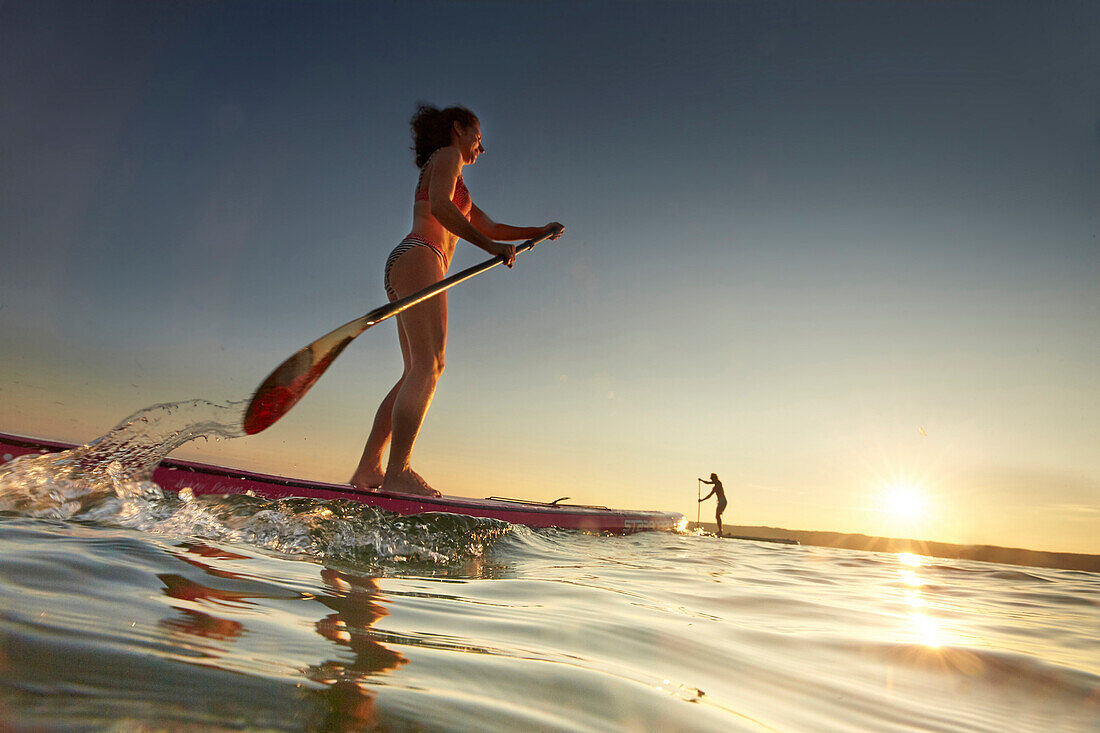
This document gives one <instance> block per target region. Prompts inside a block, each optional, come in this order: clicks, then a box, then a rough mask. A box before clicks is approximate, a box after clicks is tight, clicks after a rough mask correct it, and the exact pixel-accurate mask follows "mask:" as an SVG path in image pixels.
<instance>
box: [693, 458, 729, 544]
mask: <svg viewBox="0 0 1100 733" xmlns="http://www.w3.org/2000/svg"><path fill="white" fill-rule="evenodd" d="M699 480H700V481H701V482H702V483H704V484H707V485H713V486H714V488H713V489H711V490H710V493H709V494H707V495H706V496H704V497H703V498H702V499H700V500H699V502H700V503H702V502H704V501H706V500H707V499H709V498H710V497H712V496H717V497H718V506H717V507H716V508H715V510H714V521H715V522H717V523H718V536H719V537H721V536H722V512H724V511H726V491H725V489H723V488H722V482H721V481H719V480H718V474H716V473H712V474H711V475H710V481H707V480H706V479H699Z"/></svg>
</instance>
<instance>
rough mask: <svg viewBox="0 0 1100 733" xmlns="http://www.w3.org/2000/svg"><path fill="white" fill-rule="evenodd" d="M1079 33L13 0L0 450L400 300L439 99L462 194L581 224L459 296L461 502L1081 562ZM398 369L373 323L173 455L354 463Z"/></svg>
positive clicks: (855, 14) (810, 14)
mask: <svg viewBox="0 0 1100 733" xmlns="http://www.w3.org/2000/svg"><path fill="white" fill-rule="evenodd" d="M1097 38H1100V6H1098V5H1096V4H1095V3H1091V2H1072V1H1071V2H1059V3H1048V2H1000V3H995V4H993V3H912V2H901V3H892V2H874V3H870V2H814V3H810V2H803V3H783V2H760V3H755V2H717V1H708V2H599V1H596V2H577V3H569V2H553V3H551V2H523V3H516V2H456V1H447V2H424V1H421V0H408V1H404V2H313V3H311V2H234V1H232V0H229V1H226V2H159V3H158V2H154V3H131V2H126V3H111V2H97V3H83V2H68V3H65V2H62V3H58V2H50V1H42V0H3V1H2V2H0V99H3V100H4V102H3V104H2V105H0V257H2V262H3V263H4V264H3V266H2V268H0V344H3V346H2V348H0V431H3V432H8V433H16V434H23V435H33V436H39V437H46V438H56V439H64V440H71V441H74V442H85V441H88V440H91V439H93V438H95V437H97V436H99V435H101V434H103V433H104V432H105V431H107V430H109V429H110V428H111V427H112V426H113V425H115V424H116V423H118V422H119V421H120V420H122V419H123V418H125V417H126V416H127V415H129V414H131V413H133V412H135V411H137V410H140V409H142V408H144V407H147V406H150V405H153V404H157V403H164V402H174V401H182V400H189V399H195V398H203V399H208V400H214V401H232V400H242V399H247V398H248V397H249V396H250V395H251V393H252V391H253V390H254V389H255V388H256V386H257V385H258V384H259V383H260V382H261V381H262V380H263V378H264V377H265V376H266V375H267V373H268V372H269V371H270V370H271V369H273V368H274V367H275V366H277V365H278V364H279V363H280V362H281V361H282V360H283V359H285V358H286V357H287V356H289V355H290V354H291V353H293V352H294V351H296V350H297V349H298V348H300V347H302V346H304V345H305V344H307V343H309V342H310V341H312V340H313V339H315V338H317V337H319V336H320V335H322V334H324V333H326V332H328V331H329V330H331V329H333V328H335V327H336V326H338V325H340V324H342V323H344V322H346V321H349V320H351V319H352V318H355V317H357V316H359V315H361V314H362V313H365V312H366V311H368V310H371V309H373V308H374V307H376V306H378V305H380V304H382V303H384V302H385V300H386V299H385V294H384V292H383V289H382V267H383V264H384V261H385V258H386V256H387V254H388V253H389V251H390V249H392V247H393V246H394V245H395V244H396V243H397V242H398V241H400V240H401V239H402V238H403V237H404V235H405V234H406V233H407V232H408V230H409V226H410V222H411V206H412V194H413V189H414V186H415V183H416V173H417V171H416V168H415V166H414V164H413V157H412V153H411V151H410V149H409V148H410V145H411V139H410V135H409V129H408V122H409V119H410V117H411V115H412V113H413V110H414V108H415V105H416V104H417V103H418V102H421V101H424V102H429V103H432V104H436V105H440V106H442V105H448V104H453V103H459V104H463V105H466V106H468V107H470V108H471V109H473V110H474V111H475V112H476V113H477V114H478V116H479V117H480V120H481V125H482V133H483V136H484V144H485V147H486V149H487V153H486V154H485V155H484V156H482V157H481V158H480V159H479V161H478V162H477V164H476V165H473V166H469V167H467V168H466V170H465V172H464V177H465V179H466V182H467V184H468V186H469V188H470V191H471V194H472V197H473V199H474V201H475V202H476V203H477V205H478V206H479V207H480V208H482V209H483V210H484V211H486V212H487V213H488V214H489V215H490V216H491V217H493V218H494V219H496V220H497V221H502V222H506V223H509V224H516V225H520V226H535V225H542V224H544V223H546V222H549V221H560V222H562V223H563V224H565V226H566V236H565V237H564V238H562V239H561V240H558V241H556V242H552V243H546V244H542V245H539V246H538V247H537V248H536V249H534V250H533V251H532V252H530V253H528V254H525V255H522V256H521V257H520V259H519V261H518V262H517V266H516V268H515V269H514V270H512V271H507V270H504V269H503V268H498V269H495V270H493V271H491V272H489V273H486V274H484V275H482V276H480V277H478V278H475V279H474V280H471V281H470V282H467V283H464V284H463V285H461V286H459V287H457V288H456V289H454V290H453V291H451V292H450V294H449V298H450V300H449V308H450V323H449V338H448V352H447V368H446V372H445V374H444V376H443V378H442V380H441V382H440V386H439V389H438V391H437V394H436V398H435V401H434V403H433V406H432V408H431V412H430V413H429V415H428V419H427V421H426V423H425V426H424V429H423V431H422V433H421V437H420V440H419V442H418V443H417V446H416V450H415V453H414V467H416V468H417V469H418V470H419V471H420V472H421V473H422V474H423V475H424V476H425V477H426V478H427V479H428V480H429V481H431V482H432V483H433V484H434V485H436V486H437V487H439V488H441V489H442V490H443V491H444V492H445V493H450V494H457V495H464V496H489V495H497V496H501V495H503V496H515V497H521V498H529V499H540V500H542V499H545V500H552V499H556V498H558V497H561V496H569V497H572V499H573V500H576V501H578V502H580V503H597V504H606V505H609V506H615V507H622V508H638V509H662V510H670V511H679V512H682V513H683V514H684V515H685V516H687V517H688V518H689V519H691V520H694V519H695V518H696V515H697V510H700V507H699V505H698V503H697V501H696V500H697V497H698V496H699V490H700V486H699V484H698V480H697V479H698V478H699V477H705V476H707V475H709V474H710V473H711V472H716V473H717V474H718V475H719V477H720V478H721V479H722V481H723V483H724V485H725V487H726V491H727V495H728V497H729V502H730V503H729V509H727V511H726V513H725V515H724V521H725V523H727V524H744V525H767V526H778V527H786V528H791V529H808V530H833V531H840V532H861V533H864V534H870V535H885V536H897V537H913V538H918V539H926V540H936V541H944V542H961V543H978V544H996V545H1005V546H1013V547H1028V548H1032V549H1042V550H1054V551H1067V552H1089V553H1100V420H1097V415H1100V369H1098V368H1097V364H1100V244H1098V242H1097V228H1098V227H1097V213H1098V207H1100V182H1098V165H1100V44H1097V43H1096V39H1097ZM482 259H484V253H483V252H482V251H481V250H478V249H476V248H475V247H473V246H471V245H469V244H461V243H460V245H459V251H458V254H456V256H455V259H454V262H453V263H452V271H457V269H459V268H463V267H467V266H469V265H472V264H475V263H477V262H480V261H481V260H482ZM400 371H401V361H400V353H399V350H398V345H397V339H396V332H395V327H394V324H392V323H384V324H381V325H379V326H377V327H376V328H374V329H372V330H370V331H368V332H367V333H365V334H364V335H363V336H361V337H360V338H359V340H358V341H356V342H355V343H354V344H353V345H352V346H351V347H350V348H349V349H348V350H347V351H345V352H344V354H343V355H342V356H341V357H340V359H339V360H338V361H337V362H336V363H335V364H334V365H333V366H332V367H331V368H330V370H329V372H328V373H327V374H326V375H325V377H324V378H323V379H322V380H321V381H320V382H318V384H317V385H316V386H315V387H314V388H313V390H312V391H311V392H310V394H309V395H308V396H307V397H306V398H305V399H304V400H303V401H302V402H301V403H300V404H299V405H298V406H297V407H296V408H295V409H294V410H293V411H292V412H291V413H289V414H288V415H287V416H286V417H285V418H283V420H282V421H280V422H279V423H277V424H276V425H274V426H273V427H271V428H270V429H268V430H267V431H266V432H264V433H262V434H260V435H256V436H252V437H248V438H242V439H236V440H231V441H222V442H216V443H209V444H191V445H189V446H186V447H184V448H181V449H180V450H178V451H177V452H176V455H177V456H179V457H184V458H192V459H198V460H205V461H209V462H213V463H219V464H221V465H230V466H238V467H242V468H250V469H255V470H261V471H265V472H269V473H283V474H287V475H293V476H298V477H304V478H311V479H317V480H325V481H345V480H347V479H348V477H350V475H351V472H352V470H353V469H354V467H355V465H356V463H357V461H358V457H359V453H360V451H361V449H362V444H363V442H364V440H365V437H366V434H367V432H368V430H369V426H370V422H371V420H372V418H373V415H374V410H375V409H376V407H377V404H378V402H379V400H380V399H381V398H382V397H383V396H384V395H385V393H386V392H387V391H388V389H389V387H390V386H391V385H392V383H393V381H394V380H395V379H396V378H397V377H398V376H399V375H400ZM703 489H704V493H705V491H706V490H708V488H707V487H703ZM713 511H714V501H713V499H712V500H710V501H709V502H708V503H706V504H704V505H703V506H702V508H701V516H702V518H703V519H704V520H706V519H707V518H708V517H711V518H712V517H713Z"/></svg>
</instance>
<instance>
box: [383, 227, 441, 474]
mask: <svg viewBox="0 0 1100 733" xmlns="http://www.w3.org/2000/svg"><path fill="white" fill-rule="evenodd" d="M445 274H446V273H445V272H444V270H443V263H442V262H440V260H439V256H438V255H436V253H435V252H433V251H432V250H431V249H429V248H428V247H416V248H414V249H411V250H409V251H408V252H406V253H405V254H403V255H402V256H401V258H400V259H399V260H398V261H397V262H395V263H394V265H393V267H392V268H391V269H390V285H391V286H392V287H393V289H394V290H395V291H397V295H398V297H403V296H406V295H410V294H412V293H414V292H416V291H418V290H421V289H423V288H425V287H427V286H428V285H431V284H433V283H436V282H439V281H440V280H442V279H443V277H444V275H445ZM397 326H398V328H399V329H401V333H402V335H403V337H404V344H405V345H406V350H405V352H406V354H407V356H406V360H405V374H404V376H403V377H402V379H401V386H400V387H398V388H397V390H396V392H395V394H394V399H393V412H392V417H391V421H390V434H391V441H390V457H389V462H388V463H387V465H386V476H385V479H384V480H383V482H382V488H383V489H384V490H385V491H396V492H404V493H410V494H426V495H428V496H439V492H438V491H436V490H435V489H433V488H431V486H429V485H428V484H427V483H426V482H425V481H424V480H423V479H422V478H420V476H418V475H417V474H416V473H415V472H414V471H413V470H412V468H411V466H410V465H409V461H410V456H411V454H412V448H413V444H414V443H415V442H416V436H417V435H418V434H419V433H420V426H421V425H422V424H423V422H424V416H425V415H426V414H427V412H428V407H429V406H430V405H431V403H432V397H433V396H434V395H435V386H436V384H437V383H438V382H439V377H440V375H441V374H442V373H443V355H444V353H445V351H446V348H447V294H446V293H441V294H439V295H437V296H435V297H434V298H429V299H428V300H426V301H424V302H423V303H420V304H419V305H416V306H413V307H412V308H409V309H408V310H407V311H405V312H404V313H400V314H398V316H397Z"/></svg>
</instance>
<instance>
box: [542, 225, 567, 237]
mask: <svg viewBox="0 0 1100 733" xmlns="http://www.w3.org/2000/svg"><path fill="white" fill-rule="evenodd" d="M542 231H543V233H545V234H549V235H550V239H557V238H558V237H560V236H561V235H563V234H565V227H563V226H562V225H561V224H559V223H557V222H556V221H552V222H550V223H549V224H547V225H546V226H544V227H543V228H542Z"/></svg>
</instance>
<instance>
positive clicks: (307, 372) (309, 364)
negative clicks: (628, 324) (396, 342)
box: [244, 232, 554, 435]
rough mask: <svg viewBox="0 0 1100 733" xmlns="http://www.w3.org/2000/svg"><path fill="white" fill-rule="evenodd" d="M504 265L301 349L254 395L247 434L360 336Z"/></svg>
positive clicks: (447, 283) (382, 309) (493, 262)
mask: <svg viewBox="0 0 1100 733" xmlns="http://www.w3.org/2000/svg"><path fill="white" fill-rule="evenodd" d="M553 234H554V232H548V233H546V234H543V235H541V236H538V237H535V238H534V239H528V240H527V241H526V242H524V243H523V244H521V245H519V246H518V247H516V254H517V255H518V254H519V253H520V252H526V251H527V250H529V249H531V248H533V247H534V246H535V245H536V244H538V243H539V242H541V241H542V240H544V239H546V238H547V237H550V236H553ZM502 262H504V260H503V258H501V257H493V258H492V259H488V260H485V261H484V262H482V263H481V264H480V265H474V266H473V267H468V268H466V269H465V270H463V271H462V272H456V273H455V274H454V275H451V276H450V277H447V278H444V279H442V280H440V281H439V282H437V283H436V284H435V285H430V286H428V287H426V288H424V289H423V290H421V291H420V292H418V293H413V294H412V295H409V296H406V297H404V298H401V299H400V300H395V301H394V302H392V303H387V304H386V305H383V306H379V307H378V308H375V309H374V310H372V311H371V312H370V313H367V314H366V315H364V316H362V317H360V318H356V319H355V320H354V321H349V322H348V323H345V324H344V325H343V326H340V328H337V329H336V330H335V331H331V332H329V333H326V334H325V335H324V336H322V337H321V338H319V339H317V340H316V341H314V342H313V343H311V344H310V345H309V346H306V347H305V348H303V349H301V350H299V351H298V352H297V353H296V354H294V355H293V356H291V357H290V358H289V359H287V360H286V361H284V362H283V363H282V364H280V365H279V366H278V367H277V368H276V369H275V371H273V372H271V374H269V375H268V377H267V379H265V380H264V381H263V384H261V385H260V386H259V387H258V388H257V389H256V393H255V394H253V395H252V401H251V402H249V403H248V410H247V411H246V412H245V416H244V431H245V433H247V434H248V435H255V434H256V433H258V432H260V431H261V430H266V429H267V428H269V427H271V426H272V425H273V424H274V423H275V421H276V420H278V419H279V418H281V417H282V416H283V415H285V414H286V413H288V412H290V408H292V407H294V405H296V404H297V403H298V400H300V399H302V397H303V396H305V393H306V392H308V391H309V388H310V387H312V386H313V383H314V382H316V381H317V380H318V379H320V378H321V375H322V374H324V373H325V370H326V369H328V368H329V366H330V365H331V364H332V362H333V361H335V359H336V357H337V356H339V355H340V352H341V351H343V350H344V348H345V347H346V346H347V345H348V344H350V343H351V342H352V340H353V339H354V338H355V337H356V336H358V335H359V334H361V333H363V332H364V331H366V330H367V329H368V328H370V327H371V326H373V325H375V324H377V323H381V322H382V321H384V320H386V319H387V318H390V317H391V316H396V315H397V314H398V313H400V312H401V311H403V310H406V309H408V308H412V307H413V306H414V305H416V304H417V303H422V302H423V301H425V300H427V299H428V298H432V297H435V296H436V295H439V294H440V293H442V292H443V291H444V290H447V289H448V288H452V287H454V286H455V285H458V284H459V283H460V282H463V281H464V280H469V279H470V278H471V277H473V276H474V275H480V274H481V273H483V272H485V271H486V270H491V269H492V268H494V267H496V266H497V265H499V264H501V263H502Z"/></svg>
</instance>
